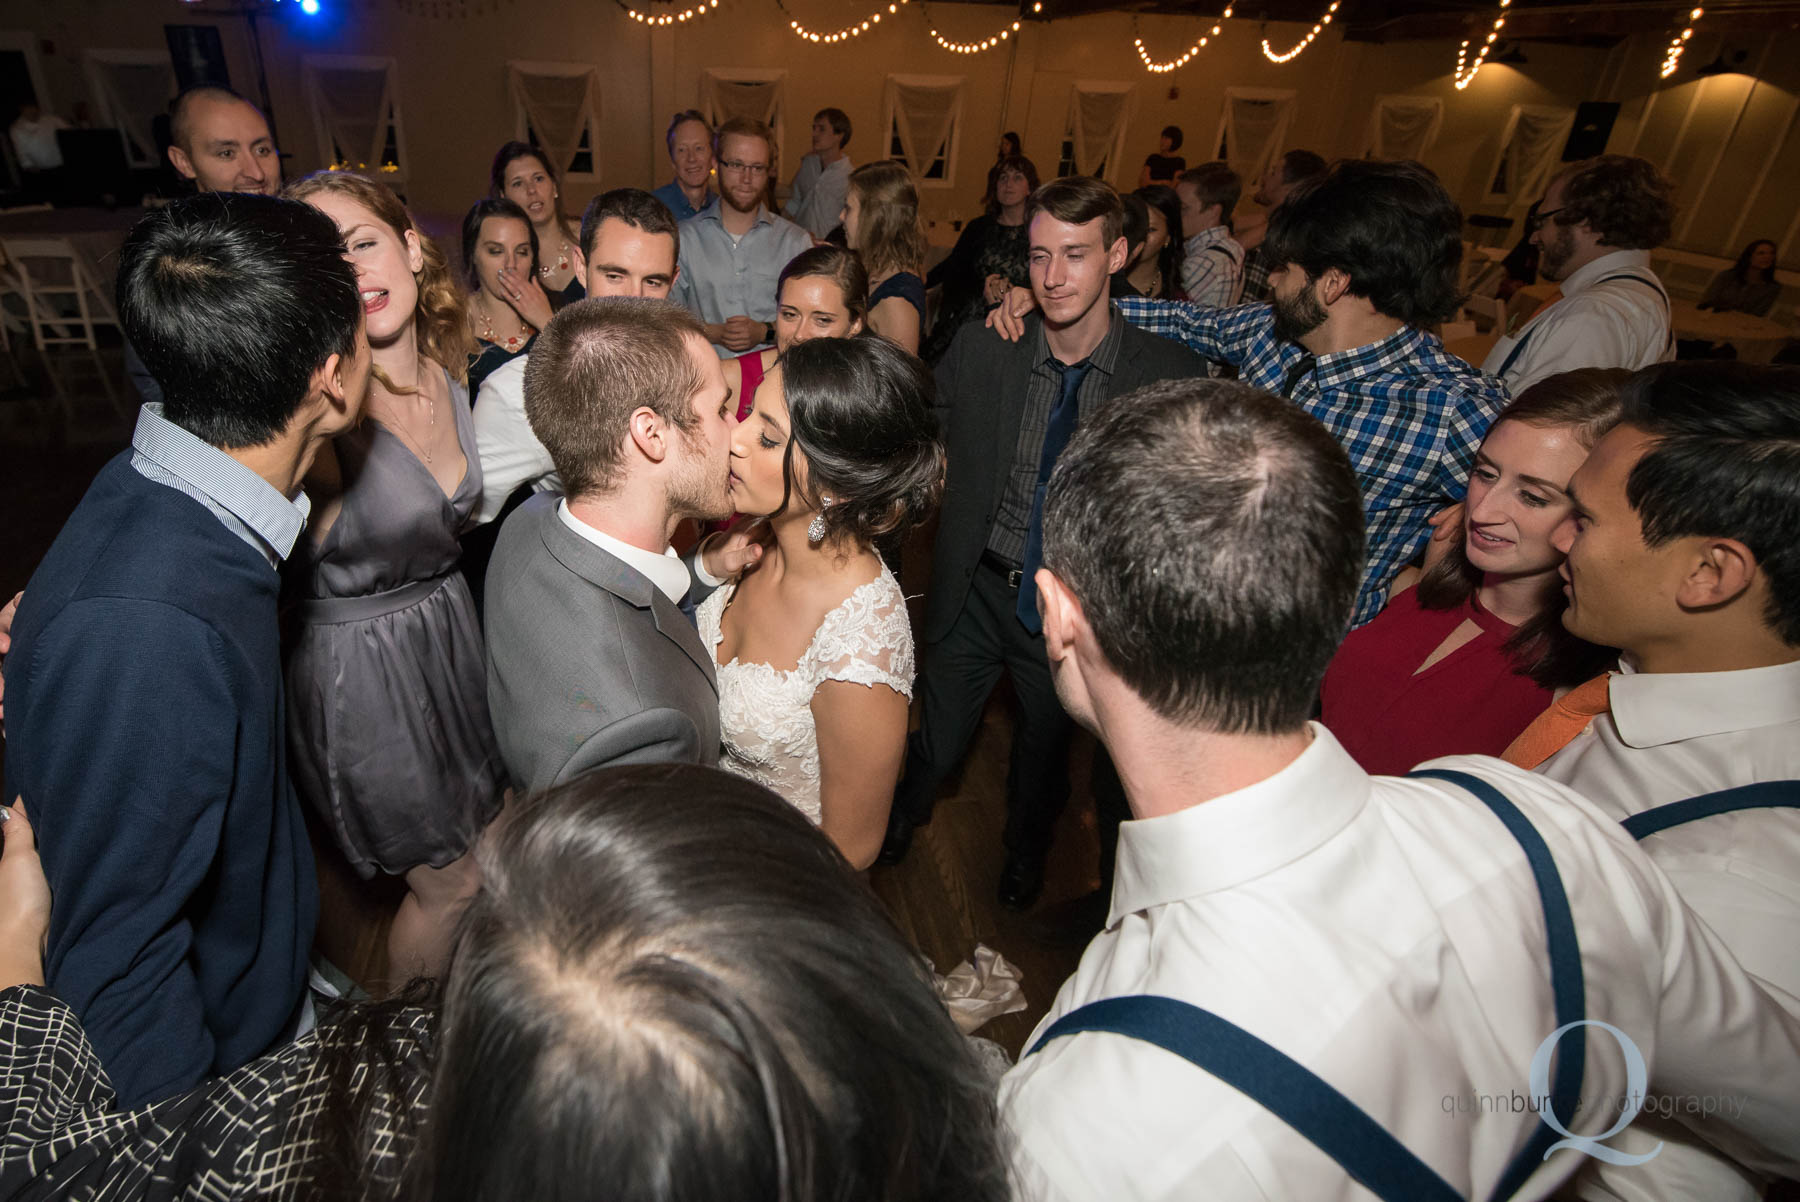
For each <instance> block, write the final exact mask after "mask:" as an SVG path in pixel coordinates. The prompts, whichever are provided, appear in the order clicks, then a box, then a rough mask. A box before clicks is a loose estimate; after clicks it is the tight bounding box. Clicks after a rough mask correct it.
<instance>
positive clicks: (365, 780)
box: [283, 171, 505, 981]
mask: <svg viewBox="0 0 1800 1202" xmlns="http://www.w3.org/2000/svg"><path fill="white" fill-rule="evenodd" d="M283 195H284V196H286V197H287V198H288V199H290V200H303V201H305V202H306V203H307V204H310V205H312V206H313V207H314V208H315V209H318V210H319V211H321V212H323V213H324V214H325V215H326V216H328V217H330V218H331V219H332V220H334V221H336V222H337V225H338V229H339V230H340V231H341V232H342V233H343V235H344V240H345V243H346V245H347V246H348V249H349V259H350V261H351V263H352V264H354V265H355V267H356V275H357V284H358V286H359V288H360V289H361V292H362V296H363V310H364V313H365V321H366V323H367V329H368V336H369V345H370V348H371V351H372V354H373V357H374V368H373V375H374V380H373V381H372V382H371V384H370V385H369V399H368V402H367V404H366V406H365V407H364V416H365V418H366V419H367V420H365V421H363V422H362V423H361V424H360V425H358V426H357V427H355V428H354V429H352V430H350V431H349V432H347V433H345V434H342V435H340V436H338V438H337V439H336V441H335V442H333V443H332V444H331V445H330V446H329V447H327V448H326V449H325V450H324V451H321V452H320V454H319V456H318V458H317V459H316V460H315V461H314V463H313V466H312V470H311V471H309V472H308V473H307V477H306V495H307V496H308V498H310V500H311V502H312V516H311V519H310V520H309V521H308V523H307V528H306V536H305V537H304V538H302V539H301V540H300V541H299V543H298V544H296V546H295V548H294V554H293V558H292V560H291V561H290V563H289V565H288V573H287V578H288V586H289V590H288V591H289V592H290V594H293V599H294V605H293V610H292V613H293V618H294V621H293V623H292V628H293V632H292V637H291V639H290V640H289V646H288V649H287V693H288V707H287V718H288V732H289V736H290V737H289V746H290V751H289V758H288V766H289V769H290V770H291V772H292V773H293V778H294V787H295V789H296V791H298V793H299V794H300V796H301V798H302V799H303V800H304V801H306V802H307V803H308V804H309V805H310V806H311V807H312V809H313V810H314V811H315V812H316V813H317V814H318V816H319V817H320V819H321V820H323V822H324V823H325V825H326V827H327V829H329V830H330V831H331V833H332V835H333V836H334V839H335V842H336V843H337V846H338V849H339V850H340V851H341V852H342V853H343V855H344V857H345V859H346V860H347V861H348V863H349V866H350V867H351V868H352V869H354V870H355V871H356V873H357V874H358V875H360V876H361V877H363V878H364V879H365V880H366V879H370V878H373V877H374V876H375V875H376V874H378V873H379V874H385V875H387V876H391V877H400V878H403V879H404V880H405V882H406V896H405V897H404V898H403V899H402V900H401V903H400V909H399V912H398V913H397V914H396V915H395V916H394V921H393V925H392V927H390V928H389V931H388V938H387V947H388V960H389V965H390V968H391V970H392V972H393V973H394V974H395V977H394V979H396V980H400V981H404V980H406V979H407V978H408V977H410V976H413V975H420V974H430V973H435V972H437V971H438V970H440V969H441V968H442V966H443V962H444V957H445V956H446V955H447V954H448V952H449V948H450V935H451V929H452V928H453V927H454V925H455V922H456V915H457V914H458V912H459V911H460V909H461V906H462V904H463V903H464V902H465V901H466V900H467V899H468V897H469V895H470V894H472V893H473V892H474V891H475V888H476V886H477V884H479V880H480V878H479V876H478V875H477V873H476V870H475V861H474V858H473V857H472V856H471V855H470V854H469V853H470V850H471V849H472V848H473V847H474V845H475V840H476V838H477V837H478V836H479V835H480V834H481V831H482V829H483V828H484V827H486V826H487V824H488V822H489V820H490V819H492V818H493V816H494V814H495V813H496V812H498V810H499V808H500V795H501V791H502V789H503V788H504V787H505V781H504V778H503V777H504V774H503V770H502V767H501V763H500V752H499V748H498V745H497V744H496V742H495V740H494V730H493V726H492V724H491V723H490V722H489V720H488V709H487V669H486V667H485V661H484V658H483V654H482V643H481V628H480V624H479V623H478V622H477V620H476V617H475V602H474V599H473V598H472V597H471V596H470V595H469V588H468V585H467V583H465V581H464V580H463V577H462V576H461V575H460V574H459V573H458V572H457V571H456V566H457V561H458V558H459V556H460V553H461V552H460V548H459V547H458V546H457V541H456V537H457V535H458V533H460V531H461V530H462V528H463V527H464V526H466V525H467V524H468V522H469V520H470V516H471V514H473V512H474V510H475V505H476V503H477V502H478V501H479V500H480V498H481V459H480V457H479V456H478V455H477V454H476V449H475V421H474V417H473V415H472V414H471V413H470V410H469V397H468V393H467V391H466V386H465V385H464V383H463V373H464V372H465V371H466V370H467V369H468V364H469V352H470V351H471V350H473V348H474V342H475V340H474V338H472V337H471V336H470V334H469V324H468V320H467V318H466V317H465V315H464V311H463V296H462V290H461V289H460V288H458V287H457V284H456V280H455V277H453V276H452V275H451V274H450V269H449V265H448V264H447V263H446V262H445V260H444V256H443V253H442V252H441V251H439V250H438V249H437V247H436V246H434V245H433V244H432V242H431V240H430V239H429V238H426V237H425V236H424V235H423V234H421V233H420V232H419V230H418V227H417V225H416V224H415V223H414V221H413V219H412V217H411V215H410V214H408V213H407V211H406V209H405V207H404V206H403V205H402V204H401V203H400V200H399V198H398V197H396V196H395V195H394V193H393V192H392V191H391V190H390V189H389V188H388V187H387V186H386V185H385V184H379V183H376V182H374V181H372V180H368V179H364V178H363V177H362V176H359V175H353V174H351V173H350V172H347V171H320V172H317V173H316V174H313V175H309V176H307V177H306V178H305V179H302V180H299V181H298V182H296V183H294V184H292V185H290V186H289V187H288V189H287V191H286V192H285V193H283ZM368 921H369V916H368V915H364V914H357V913H351V914H344V913H332V912H330V911H329V910H328V912H327V913H326V915H325V919H324V921H322V922H321V923H320V929H321V933H322V936H323V938H324V940H325V942H326V944H327V946H329V947H331V948H332V950H333V951H335V952H336V953H337V954H338V955H344V954H346V950H345V949H346V948H347V947H348V946H351V945H353V943H354V941H355V940H356V939H357V938H358V936H359V934H360V933H361V932H362V931H363V930H365V929H366V926H367V924H368Z"/></svg>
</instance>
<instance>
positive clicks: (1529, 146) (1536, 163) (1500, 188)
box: [1487, 104, 1575, 209]
mask: <svg viewBox="0 0 1800 1202" xmlns="http://www.w3.org/2000/svg"><path fill="white" fill-rule="evenodd" d="M1573 128H1575V110H1574V109H1565V108H1550V107H1547V106H1541V105H1534V104H1515V105H1513V107H1512V112H1511V114H1509V115H1508V117H1507V120H1506V128H1505V129H1504V130H1503V131H1502V132H1501V135H1500V155H1499V157H1498V158H1497V159H1496V160H1495V161H1494V171H1493V174H1492V176H1491V177H1490V179H1489V183H1488V194H1487V202H1488V203H1490V204H1501V203H1504V204H1505V205H1506V206H1507V207H1508V208H1511V209H1523V208H1525V207H1527V206H1528V205H1530V204H1531V202H1532V201H1534V200H1536V199H1537V198H1538V197H1539V196H1541V195H1543V191H1544V185H1545V184H1547V183H1548V182H1549V181H1550V172H1551V170H1552V169H1553V168H1554V167H1555V166H1556V163H1557V159H1558V157H1559V156H1560V155H1561V154H1562V148H1563V144H1564V143H1566V142H1567V141H1568V140H1569V131H1570V130H1572V129H1573Z"/></svg>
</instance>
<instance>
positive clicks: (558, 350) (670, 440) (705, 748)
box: [487, 297, 761, 791]
mask: <svg viewBox="0 0 1800 1202" xmlns="http://www.w3.org/2000/svg"><path fill="white" fill-rule="evenodd" d="M733 404H734V402H733V400H732V398H731V395H730V392H729V390H728V389H727V388H726V385H725V377H724V375H723V373H721V371H720V370H719V359H718V356H716V355H715V354H714V353H713V350H712V347H711V346H710V345H709V344H708V343H707V341H706V333H705V331H704V329H703V328H702V327H701V325H700V322H699V321H698V320H697V319H696V318H695V317H694V316H693V315H692V314H690V313H689V312H688V311H687V310H686V309H683V308H681V307H680V306H679V305H673V304H670V303H668V302H666V301H660V300H645V299H637V298H625V297H607V298H603V299H596V300H587V301H582V302H580V303H578V304H574V305H570V306H568V307H567V308H564V309H563V310H562V311H561V312H559V313H558V314H557V315H556V317H555V318H554V319H553V320H552V321H551V322H550V324H549V325H548V326H547V327H545V329H544V332H543V333H542V334H540V335H538V340H537V343H536V345H535V346H534V347H533V349H532V353H531V362H530V363H529V364H528V365H527V367H526V369H525V416H526V418H527V420H528V421H530V423H531V430H532V433H533V434H534V435H536V436H537V439H538V441H540V442H542V443H543V444H544V447H545V449H546V450H548V451H549V452H550V458H551V459H552V460H553V461H554V462H555V464H556V470H557V473H558V474H559V475H560V476H561V477H562V480H563V483H564V486H565V487H566V488H567V490H568V493H567V496H566V497H557V496H555V495H554V494H550V493H543V494H540V495H538V496H537V497H534V498H533V499H532V500H530V501H528V502H526V503H525V504H524V505H523V506H521V507H520V508H519V509H518V510H517V511H516V512H515V513H513V515H512V516H511V517H509V518H508V519H507V520H506V524H505V526H504V528H503V529H502V530H501V532H500V539H499V542H498V543H497V544H496V545H495V548H494V558H493V561H492V563H491V565H490V567H489V569H488V577H487V647H488V707H489V709H490V710H491V712H492V714H493V719H494V732H495V734H496V735H498V736H499V740H500V753H501V756H502V757H503V758H504V759H505V761H506V767H507V770H508V772H509V773H510V774H511V776H512V779H513V783H514V784H515V785H516V786H518V787H519V788H520V789H523V790H534V791H535V790H538V789H543V788H547V787H549V786H551V785H557V784H561V783H563V782H564V781H568V780H572V779H573V778H575V777H576V776H579V775H581V774H582V773H584V772H587V771H589V770H591V769H594V768H598V767H602V766H605V765H609V764H642V763H657V762H663V761H671V762H678V761H686V762H691V763H700V764H714V763H716V762H717V761H718V756H719V694H718V684H717V682H716V680H715V679H714V675H713V662H712V654H711V652H710V651H709V650H708V649H707V648H706V647H704V646H702V645H701V642H700V635H699V632H698V631H696V630H695V628H694V622H693V606H694V604H695V602H697V601H698V600H699V596H700V595H701V594H703V593H704V592H706V591H708V590H710V589H711V588H712V587H713V586H716V585H717V584H718V583H719V579H718V578H717V577H715V576H712V575H710V574H708V572H707V571H706V566H708V565H701V564H699V563H695V564H692V565H690V564H689V563H688V562H684V561H683V560H682V559H681V558H680V557H678V556H677V555H676V554H675V552H674V551H673V550H672V549H671V548H670V547H669V540H670V538H671V537H673V535H674V533H675V529H676V527H677V526H679V525H680V524H681V521H682V520H683V519H684V518H690V517H691V518H697V519H700V520H702V521H705V520H710V519H716V518H723V517H725V516H727V515H729V514H730V512H731V500H730V492H729V483H730V478H731V466H730V463H731V431H732V427H733V425H734V423H733V421H732V416H731V407H732V405H733ZM742 541H743V540H741V539H740V540H737V542H736V544H733V545H729V546H728V547H726V548H724V549H721V550H719V551H716V552H711V553H709V566H711V567H712V568H713V569H714V570H717V571H719V572H721V573H725V572H735V571H737V570H739V569H740V568H742V567H744V566H745V565H746V564H747V563H749V562H752V561H753V560H754V559H755V558H756V557H758V556H760V554H761V548H759V547H744V546H741V545H738V544H741V543H742Z"/></svg>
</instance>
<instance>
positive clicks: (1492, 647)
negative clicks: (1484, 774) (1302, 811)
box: [1320, 588, 1553, 776]
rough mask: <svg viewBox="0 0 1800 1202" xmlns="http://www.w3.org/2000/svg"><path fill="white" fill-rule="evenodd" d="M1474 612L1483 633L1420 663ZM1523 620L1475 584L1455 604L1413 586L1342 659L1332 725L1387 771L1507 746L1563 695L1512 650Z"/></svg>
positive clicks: (1325, 693)
mask: <svg viewBox="0 0 1800 1202" xmlns="http://www.w3.org/2000/svg"><path fill="white" fill-rule="evenodd" d="M1465 621H1473V622H1474V623H1475V624H1476V625H1477V626H1479V627H1481V633H1480V634H1478V635H1476V636H1475V637H1474V638H1472V639H1470V640H1469V641H1468V642H1467V643H1465V644H1463V645H1462V646H1461V647H1458V648H1457V649H1456V650H1455V651H1453V652H1451V653H1450V654H1449V655H1447V656H1445V657H1444V658H1443V659H1441V660H1439V661H1438V662H1437V663H1435V664H1433V665H1431V667H1429V668H1427V669H1426V670H1425V671H1423V672H1417V669H1418V667H1419V665H1420V664H1422V663H1424V662H1425V658H1426V657H1427V656H1429V655H1430V654H1431V653H1432V652H1433V651H1435V650H1437V648H1438V647H1439V646H1440V645H1441V644H1442V643H1443V641H1444V640H1445V639H1447V638H1449V637H1450V633H1451V632H1452V631H1453V630H1455V629H1456V628H1457V627H1458V626H1461V625H1462V624H1463V623H1464V622H1465ZM1514 629H1515V628H1514V627H1513V626H1511V625H1509V624H1507V623H1506V622H1503V621H1501V620H1500V619H1499V618H1496V617H1495V616H1494V615H1493V614H1491V613H1489V612H1488V611H1487V610H1485V609H1483V608H1482V607H1481V603H1480V602H1479V601H1477V600H1476V599H1475V595H1474V594H1473V593H1471V594H1470V595H1469V599H1468V600H1467V601H1465V602H1463V603H1462V604H1461V605H1459V606H1457V607H1456V608H1455V609H1425V608H1424V607H1423V606H1421V605H1420V604H1419V594H1418V590H1417V589H1410V588H1409V589H1407V590H1406V591H1405V592H1403V593H1401V594H1400V595H1399V596H1397V597H1395V598H1394V599H1393V600H1392V601H1391V602H1389V603H1388V607H1387V608H1386V609H1384V610H1382V611H1381V614H1380V615H1379V616H1378V617H1377V618H1376V619H1375V620H1374V621H1373V622H1370V623H1368V624H1367V625H1365V626H1362V627H1359V628H1358V629H1356V630H1353V631H1351V632H1350V637H1348V638H1346V639H1345V640H1344V644H1343V646H1341V647H1339V648H1338V653H1337V655H1336V656H1334V657H1333V658H1332V661H1331V666H1330V667H1328V668H1327V669H1326V670H1325V682H1324V684H1323V685H1322V686H1321V688H1320V696H1321V699H1322V701H1323V703H1324V722H1325V725H1326V727H1327V728H1328V729H1329V730H1330V731H1331V733H1332V734H1334V735H1336V736H1337V739H1338V742H1340V743H1342V744H1343V745H1344V749H1345V750H1346V751H1348V752H1349V753H1350V754H1351V755H1352V756H1354V757H1355V758H1356V762H1357V763H1359V764H1361V765H1362V766H1363V768H1364V769H1366V770H1367V771H1369V772H1371V773H1373V774H1375V775H1377V776H1399V775H1401V774H1403V773H1406V772H1410V771H1412V769H1413V768H1414V766H1416V765H1417V764H1420V763H1422V762H1423V761H1425V760H1429V759H1435V758H1436V757H1438V756H1440V755H1499V754H1500V753H1501V752H1502V751H1505V750H1506V747H1507V744H1509V743H1511V742H1512V741H1513V740H1514V739H1515V738H1517V737H1518V735H1519V732H1520V731H1522V730H1524V729H1525V727H1526V726H1527V725H1529V724H1530V722H1531V720H1532V719H1533V718H1535V717H1537V716H1538V715H1539V714H1541V713H1543V712H1544V710H1545V709H1547V708H1548V707H1549V705H1550V702H1551V700H1552V699H1553V694H1552V693H1551V691H1550V690H1549V689H1546V688H1544V687H1542V686H1541V685H1539V684H1537V683H1536V682H1534V681H1533V680H1532V679H1531V678H1530V677H1529V676H1526V675H1523V674H1522V673H1520V672H1517V671H1515V670H1514V667H1513V662H1512V659H1511V658H1510V657H1509V656H1508V655H1507V654H1506V640H1507V639H1509V638H1511V637H1512V634H1513V630H1514ZM1415 672H1417V675H1415V674H1414V673H1415Z"/></svg>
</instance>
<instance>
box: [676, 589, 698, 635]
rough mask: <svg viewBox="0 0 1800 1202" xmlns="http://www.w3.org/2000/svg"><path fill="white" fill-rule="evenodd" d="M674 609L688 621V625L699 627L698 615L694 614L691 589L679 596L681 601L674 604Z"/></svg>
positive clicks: (694, 608)
mask: <svg viewBox="0 0 1800 1202" xmlns="http://www.w3.org/2000/svg"><path fill="white" fill-rule="evenodd" d="M675 608H676V609H679V610H680V611H681V616H682V617H684V618H686V619H687V620H688V624H689V625H691V626H696V627H697V626H699V625H700V615H699V614H698V613H697V612H695V611H696V607H695V605H694V590H693V589H691V588H690V589H688V591H687V592H685V593H683V594H681V600H679V601H677V602H676V603H675Z"/></svg>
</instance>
